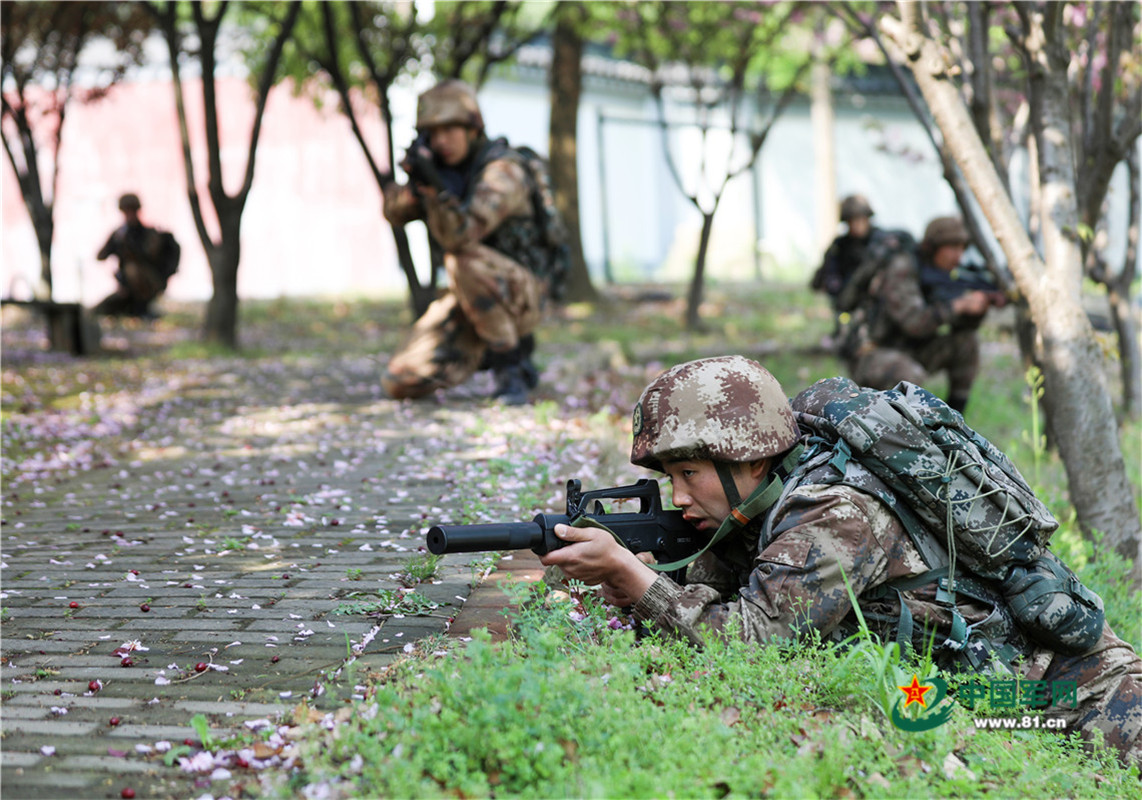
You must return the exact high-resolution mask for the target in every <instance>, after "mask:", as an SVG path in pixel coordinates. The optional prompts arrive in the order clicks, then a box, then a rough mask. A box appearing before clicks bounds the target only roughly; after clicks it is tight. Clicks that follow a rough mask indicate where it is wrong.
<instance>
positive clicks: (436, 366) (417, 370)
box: [381, 245, 544, 400]
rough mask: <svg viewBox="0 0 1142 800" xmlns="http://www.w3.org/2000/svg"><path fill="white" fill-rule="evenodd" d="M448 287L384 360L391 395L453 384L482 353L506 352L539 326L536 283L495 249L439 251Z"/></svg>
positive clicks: (469, 373) (540, 298)
mask: <svg viewBox="0 0 1142 800" xmlns="http://www.w3.org/2000/svg"><path fill="white" fill-rule="evenodd" d="M444 268H445V270H446V272H447V274H448V289H447V290H446V291H445V292H444V293H443V294H442V295H441V296H440V297H438V298H437V299H436V300H434V301H433V302H432V304H431V305H429V307H428V310H427V311H426V312H425V313H424V315H423V316H422V317H421V318H420V319H418V320H417V321H416V323H415V324H414V325H413V328H412V334H411V335H410V336H409V338H408V341H406V342H405V344H404V346H403V347H401V349H400V350H399V351H397V352H396V353H395V354H394V355H393V357H392V358H391V359H389V363H388V367H387V368H386V369H385V371H384V374H382V376H381V386H382V388H384V390H385V392H386V393H387V394H388V396H389V397H391V398H393V399H396V400H403V399H405V398H418V397H424V396H425V395H428V394H431V393H432V392H434V391H436V390H437V389H447V388H450V387H452V386H459V385H460V384H461V383H464V381H466V380H468V378H470V377H472V374H473V373H474V372H476V370H477V369H478V368H479V366H480V362H481V361H482V360H483V358H484V354H485V352H486V351H488V350H491V351H492V352H496V353H504V352H509V351H511V350H514V349H515V348H516V347H517V346H518V345H519V340H520V338H521V337H523V336H527V335H528V334H530V333H532V332H533V331H534V330H535V328H536V326H537V325H538V324H539V319H540V312H541V310H542V305H543V298H544V294H543V285H542V284H541V283H540V282H539V281H538V280H537V279H536V277H535V276H534V275H533V274H532V273H531V271H530V270H528V269H527V268H526V267H524V266H523V265H521V264H520V263H519V262H517V261H514V260H513V259H511V258H508V257H507V256H505V255H504V254H503V253H501V252H499V251H498V250H493V249H492V248H490V247H487V246H485V245H475V246H472V247H470V248H466V249H464V250H461V251H459V252H456V253H448V254H446V255H445V256H444Z"/></svg>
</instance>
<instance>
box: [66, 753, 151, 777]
mask: <svg viewBox="0 0 1142 800" xmlns="http://www.w3.org/2000/svg"><path fill="white" fill-rule="evenodd" d="M154 768H155V765H154V764H153V763H149V762H146V761H136V760H134V759H131V758H121V757H118V756H110V755H105V756H95V755H87V756H79V755H69V756H67V757H65V758H63V759H62V760H61V761H60V763H59V765H58V766H57V769H58V770H69V771H79V770H88V771H91V772H93V773H96V774H108V773H111V774H122V775H123V776H127V775H130V774H139V773H145V772H151V771H152V770H153V769H154Z"/></svg>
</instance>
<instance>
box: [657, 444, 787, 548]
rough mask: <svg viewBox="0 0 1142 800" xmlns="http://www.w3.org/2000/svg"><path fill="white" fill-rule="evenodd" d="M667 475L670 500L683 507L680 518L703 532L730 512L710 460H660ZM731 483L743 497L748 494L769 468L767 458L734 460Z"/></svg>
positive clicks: (709, 531) (715, 524)
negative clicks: (738, 461) (736, 462)
mask: <svg viewBox="0 0 1142 800" xmlns="http://www.w3.org/2000/svg"><path fill="white" fill-rule="evenodd" d="M663 467H664V469H665V470H666V475H667V477H669V478H670V489H671V500H672V501H673V502H674V505H676V506H678V507H679V508H680V509H682V518H683V519H685V520H686V521H687V522H689V523H690V524H691V525H693V526H694V527H695V528H697V529H698V530H699V531H702V532H703V533H705V534H708V535H713V534H714V532H715V531H716V530H717V529H718V528H719V526H721V524H722V522H723V520H725V518H726V517H727V516H729V514H730V501H729V500H728V499H727V498H726V490H725V489H724V488H723V487H722V479H721V478H720V477H718V470H717V468H716V467H715V466H714V462H713V461H708V460H705V459H686V460H681V461H668V462H666V463H665V464H663ZM731 469H732V472H733V476H734V483H736V484H737V487H738V494H740V495H741V496H742V498H743V499H744V498H746V497H749V496H750V494H751V493H752V492H753V490H754V489H756V488H757V487H758V485H759V484H760V483H761V480H762V478H764V477H765V473H766V471H767V469H768V464H767V462H766V461H764V460H763V461H757V462H753V463H752V464H734V465H733V466H732V467H731Z"/></svg>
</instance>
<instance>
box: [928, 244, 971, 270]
mask: <svg viewBox="0 0 1142 800" xmlns="http://www.w3.org/2000/svg"><path fill="white" fill-rule="evenodd" d="M964 249H965V248H964V246H963V245H962V244H943V245H940V246H939V247H938V248H936V252H934V253H932V264H933V265H934V266H937V267H939V268H940V269H942V270H946V271H947V272H951V271H952V270H953V269H955V268H956V267H958V266H959V264H960V259H961V258H963V257H964Z"/></svg>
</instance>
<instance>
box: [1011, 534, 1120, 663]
mask: <svg viewBox="0 0 1142 800" xmlns="http://www.w3.org/2000/svg"><path fill="white" fill-rule="evenodd" d="M1000 587H1001V589H1002V591H1003V596H1004V599H1005V600H1006V601H1007V606H1008V608H1010V609H1011V613H1012V615H1013V616H1014V617H1015V620H1016V621H1017V622H1018V623H1019V626H1020V628H1022V629H1023V632H1024V633H1026V634H1027V636H1029V637H1030V638H1031V639H1034V640H1035V641H1036V642H1037V643H1039V644H1041V645H1045V646H1047V647H1050V648H1051V649H1052V650H1057V651H1059V652H1060V653H1065V654H1067V655H1078V654H1080V653H1085V652H1086V651H1087V650H1090V649H1091V648H1092V647H1094V646H1095V645H1096V644H1097V643H1098V640H1099V638H1100V637H1101V636H1102V629H1103V625H1104V624H1105V622H1106V615H1105V613H1104V612H1103V608H1102V598H1100V597H1099V596H1098V595H1097V594H1095V593H1094V592H1092V591H1091V590H1090V589H1088V588H1087V587H1085V586H1083V585H1082V583H1081V582H1080V581H1079V579H1078V576H1076V575H1075V574H1074V573H1073V572H1071V570H1070V569H1069V568H1068V567H1067V565H1066V564H1064V563H1063V562H1062V561H1060V560H1059V559H1058V558H1056V557H1055V555H1054V554H1053V553H1051V552H1050V551H1044V552H1043V554H1042V555H1040V556H1039V557H1037V558H1036V559H1035V560H1034V561H1032V562H1031V563H1030V564H1026V565H1024V564H1018V565H1016V566H1015V567H1013V568H1012V570H1011V575H1010V576H1008V578H1007V579H1006V580H1004V581H1003V582H1002V583H1001V584H1000Z"/></svg>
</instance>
